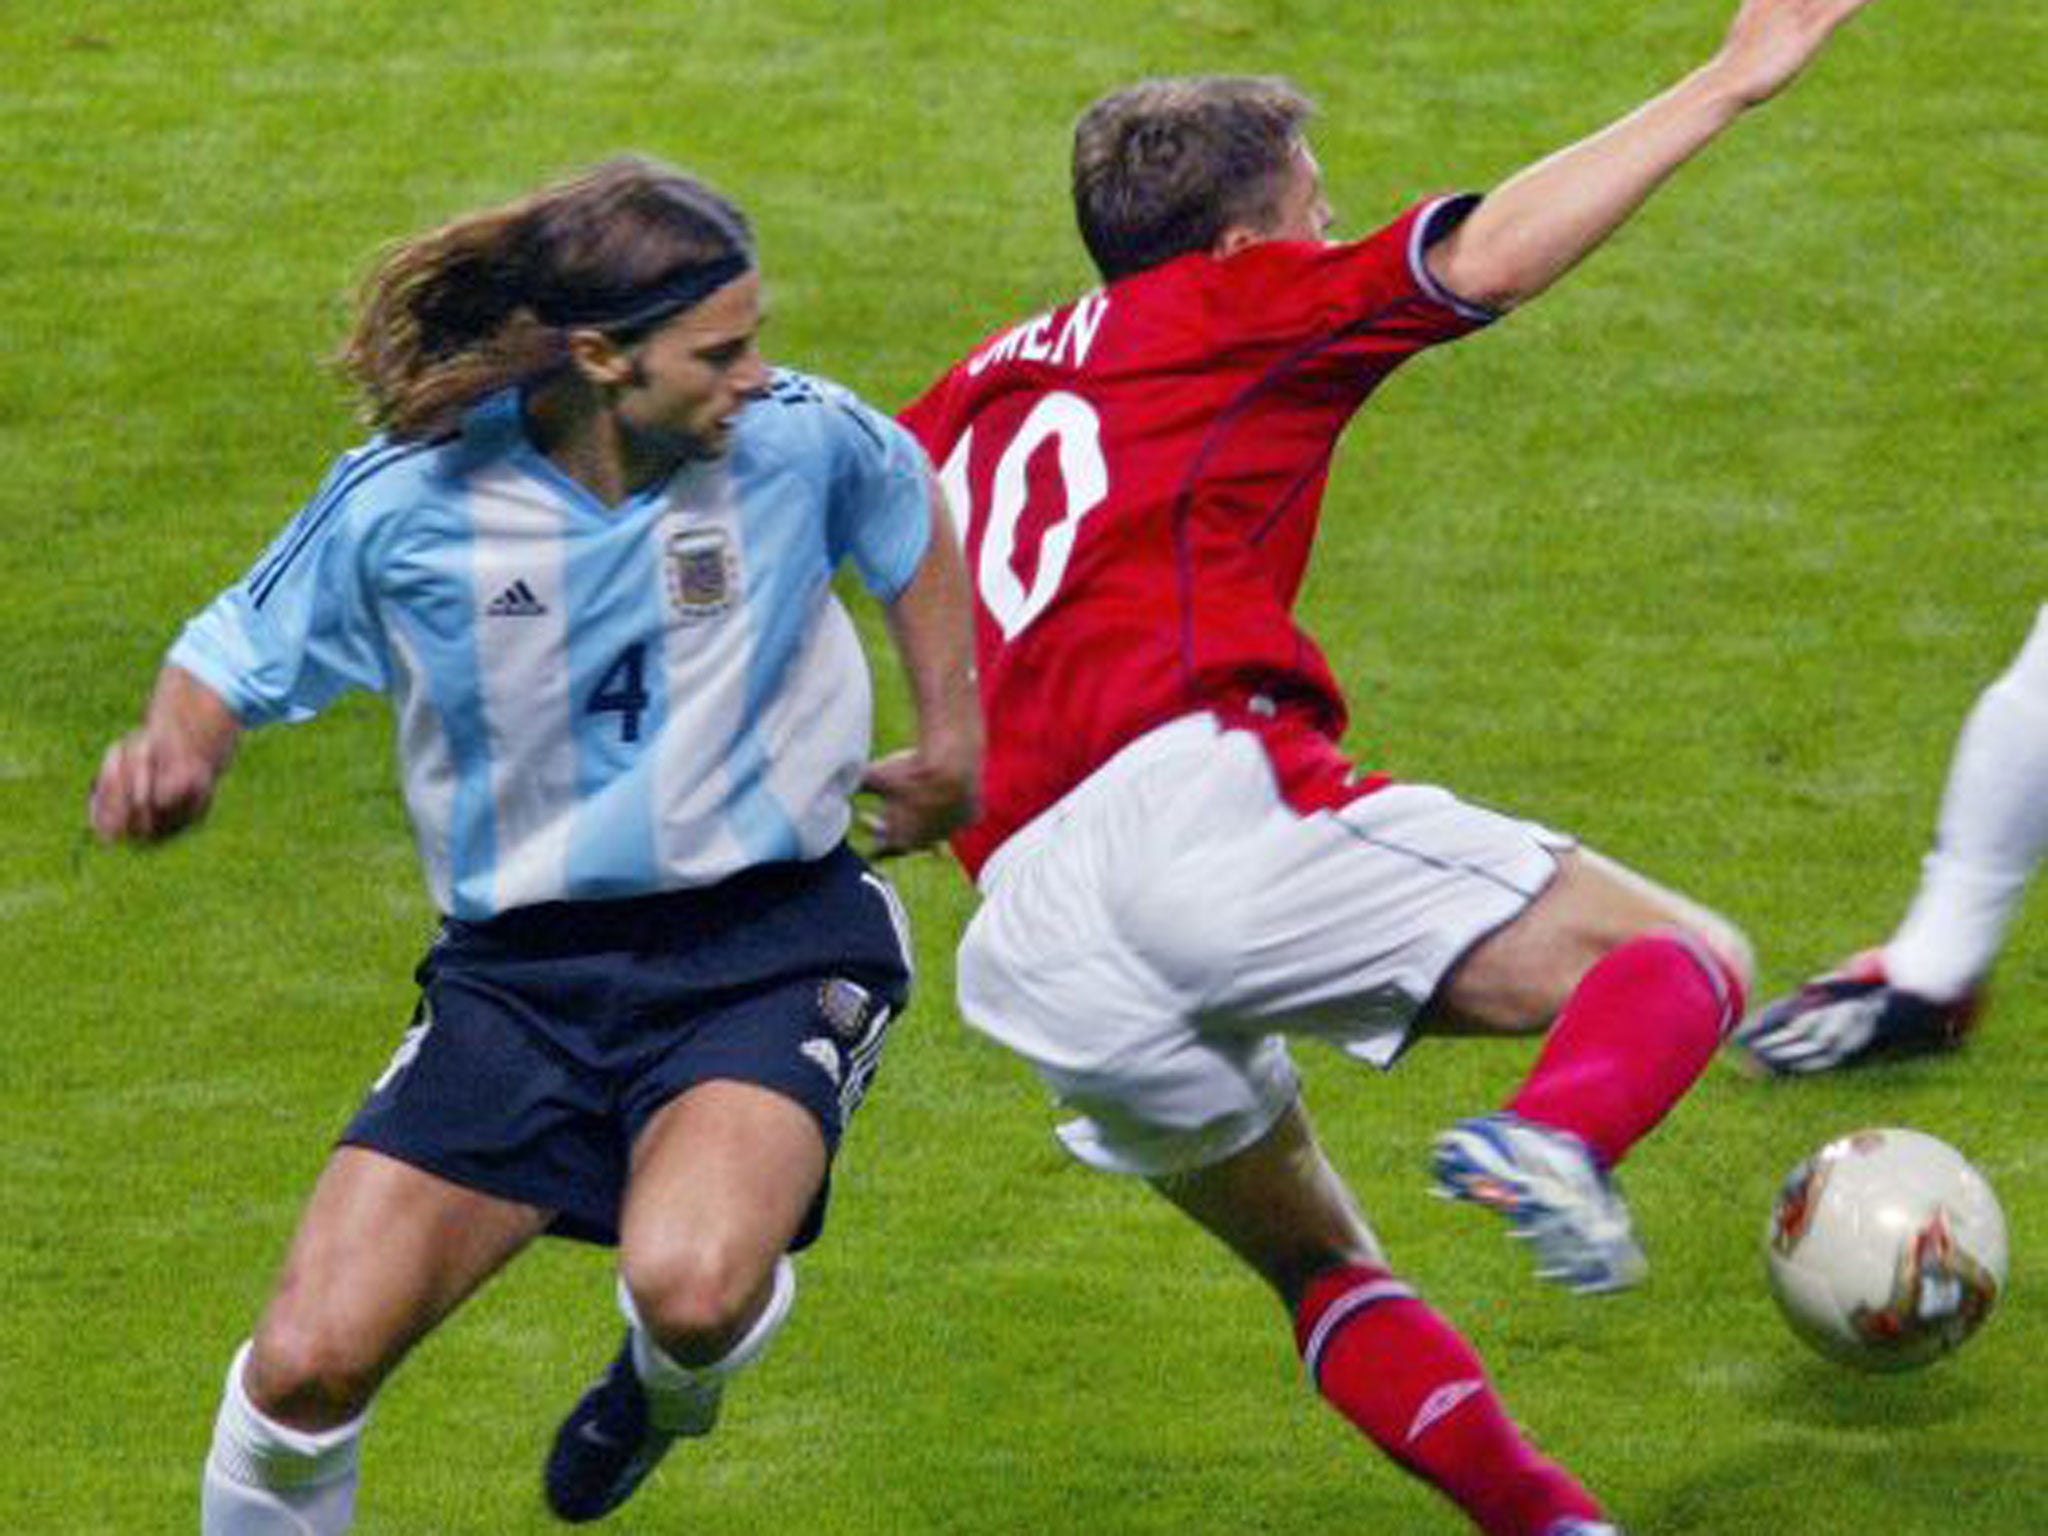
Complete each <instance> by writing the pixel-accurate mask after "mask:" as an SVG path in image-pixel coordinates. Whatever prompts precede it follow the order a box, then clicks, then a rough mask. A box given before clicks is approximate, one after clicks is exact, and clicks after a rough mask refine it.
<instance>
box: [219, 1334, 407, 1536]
mask: <svg viewBox="0 0 2048 1536" xmlns="http://www.w3.org/2000/svg"><path fill="white" fill-rule="evenodd" d="M248 1359H249V1346H248V1345H247V1344H244V1345H243V1346H242V1347H241V1348H240V1349H238V1350H236V1351H235V1359H234V1363H233V1364H232V1365H230V1366H229V1367H228V1379H227V1386H226V1389H225V1390H224V1391H223V1392H222V1393H221V1402H220V1413H219V1414H218V1416H217V1417H216V1418H215V1419H214V1423H213V1446H212V1449H211V1450H209V1451H208V1453H207V1457H206V1474H205V1478H204V1480H203V1482H202V1485H201V1494H200V1514H199V1529H200V1532H201V1536H342V1533H343V1532H344V1531H346V1530H347V1529H348V1528H349V1526H350V1525H351V1524H352V1523H353V1522H354V1519H355V1505H356V1460H357V1450H358V1447H359V1445H360V1442H361V1439H362V1433H363V1424H364V1423H365V1421H366V1420H367V1419H368V1417H369V1415H367V1414H364V1415H362V1416H360V1417H358V1418H356V1419H354V1420H352V1421H351V1422H349V1423H347V1424H344V1425H342V1426H341V1427H340V1428H339V1429H328V1430H319V1431H311V1432H309V1431H307V1430H302V1429H293V1428H291V1427H290V1426H289V1425H286V1424H280V1423H278V1422H277V1421H276V1420H275V1419H272V1418H268V1417H266V1416H265V1415H264V1413H263V1411H262V1410H261V1409H259V1408H258V1407H257V1406H256V1405H255V1404H254V1403H252V1402H250V1401H249V1395H248V1393H247V1392H246V1391H245V1390H244V1389H243V1387H242V1370H243V1367H244V1366H245V1365H246V1364H247V1362H248Z"/></svg>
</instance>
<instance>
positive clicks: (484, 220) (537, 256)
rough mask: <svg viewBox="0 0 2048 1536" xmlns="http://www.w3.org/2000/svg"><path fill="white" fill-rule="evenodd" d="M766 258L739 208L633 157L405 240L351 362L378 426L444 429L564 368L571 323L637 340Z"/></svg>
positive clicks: (366, 301) (351, 341) (355, 340)
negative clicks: (493, 396) (479, 405)
mask: <svg viewBox="0 0 2048 1536" xmlns="http://www.w3.org/2000/svg"><path fill="white" fill-rule="evenodd" d="M752 263H753V237H752V234H751V232H750V231H749V229H748V226H747V221H746V217H745V215H744V214H742V213H741V212H740V210H739V209H738V208H737V207H735V206H734V205H733V204H732V203H730V202H728V201H727V200H726V199H725V198H723V197H721V196H720V195H719V194H718V193H717V192H715V191H713V190H712V189H711V188H710V187H708V186H706V185H705V184H704V183H703V182H701V181H698V180H697V179H696V178H694V177H691V176H688V175H685V174H684V173H682V172H681V171H678V170H675V169H673V168H672V167H670V166H666V165H663V164H661V163H660V162H658V161H655V160H649V159H646V158H643V157H641V156H637V155H622V156H619V157H618V158H615V159H611V160H607V161H605V162H603V163H602V164H600V165H597V166H594V167H592V168H591V169H590V170H588V171H585V172H584V173H583V174H581V175H579V176H576V177H573V178H571V179H569V180H567V181H563V182H559V183H557V184H555V185H553V186H550V187H545V188H543V189H542V190H540V191H538V192H535V193H532V194H531V195H529V196H526V197H523V198H520V199H518V200H517V201H515V202H511V203H507V204H505V205H503V206H502V207H497V208H486V209H483V210H480V211H478V212H476V213H471V214H466V215H464V216H463V217H461V218H458V219H454V220H452V221H451V222H449V223H447V224H444V225H442V226H441V227H440V228H438V229H434V230H430V231H428V232H427V233H426V234H423V235H419V236H416V237H415V238H413V239H410V240H405V241H401V242H400V243H399V244H397V245H395V246H393V247H392V248H391V249H390V250H389V251H387V252H386V253H385V254H384V256H383V257H382V259H381V260H380V261H379V262H378V263H377V265H376V267H375V268H374V269H373V270H372V271H371V273H370V275H369V277H368V278H367V279H366V280H365V281H364V283H363V287H362V292H361V296H360V299H359V302H358V308H357V314H356V320H355V325H354V328H353V330H352V331H351V332H350V334H349V337H348V339H347V341H346V342H345V343H344V344H343V346H342V349H341V351H340V354H339V356H338V359H337V361H338V363H339V364H340V366H341V368H342V370H343V371H344V372H345V373H346V374H347V375H348V376H349V377H350V378H352V379H353V380H354V381H355V384H356V386H357V389H358V391H359V393H360V395H361V397H362V407H363V415H364V417H365V418H366V419H367V420H368V421H369V423H370V424H371V425H372V426H375V427H379V428H382V429H385V430H387V431H389V432H391V433H393V434H394V435H396V436H400V437H425V436H432V435H434V434H436V433H440V432H444V431H447V430H449V429H451V428H452V427H453V426H454V425H455V423H456V422H457V421H458V420H459V419H460V417H461V415H462V413H463V412H464V411H465V410H466V409H467V408H468V407H469V406H471V405H473V404H474V403H475V402H476V401H478V400H480V399H482V398H483V397H484V396H485V395H487V394H490V393H492V392H493V391H494V390H498V389H501V388H503V387H505V386H506V385H508V384H513V383H516V382H519V381H521V380H524V379H531V378H535V377H539V376H542V375H545V374H547V373H550V372H552V371H553V370H555V369H557V368H559V367H561V366H562V365H563V364H564V363H565V362H566V361H567V358H568V340H567V337H568V332H569V331H570V330H571V329H573V328H578V327H591V328H594V329H598V330H603V331H606V332H607V333H609V334H611V335H613V336H615V337H618V338H619V339H622V340H630V339H632V338H633V336H634V335H636V334H639V333H643V332H645V331H646V330H648V329H651V328H652V327H653V326H654V325H655V324H658V323H659V322H660V321H661V320H664V319H666V318H667V317H668V316H669V315H672V314H675V313H677V312H678V311H679V310H682V309H685V308H688V307H689V305H690V304H692V303H694V302H696V300H698V299H700V298H703V297H704V296H705V295H706V294H707V293H708V292H709V291H710V287H711V286H716V285H717V284H719V283H722V282H724V281H729V280H730V279H731V277H733V276H736V275H738V273H739V272H740V271H744V270H745V269H746V268H747V267H749V266H751V265H752Z"/></svg>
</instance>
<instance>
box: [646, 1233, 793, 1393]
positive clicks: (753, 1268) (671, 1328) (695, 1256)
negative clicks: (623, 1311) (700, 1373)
mask: <svg viewBox="0 0 2048 1536" xmlns="http://www.w3.org/2000/svg"><path fill="white" fill-rule="evenodd" d="M620 1273H621V1276H622V1278H623V1279H624V1281H625V1284H626V1290H627V1292H628V1294H629V1295H630V1296H631V1297H632V1300H633V1310H634V1312H635V1314H636V1315H637V1316H638V1317H639V1320H640V1323H641V1326H642V1327H644V1328H645V1329H646V1330H647V1331H648V1333H649V1334H651V1335H652V1336H653V1338H654V1341H655V1342H656V1343H657V1344H659V1345H660V1346H661V1348H662V1350H663V1351H664V1352H665V1353H667V1354H668V1355H670V1356H672V1357H673V1358H674V1359H676V1360H677V1361H679V1362H680V1363H682V1364H684V1365H699V1364H705V1363H708V1362H710V1361H713V1360H716V1359H718V1358H720V1357H721V1356H722V1355H724V1354H725V1352H726V1351H727V1350H728V1349H730V1348H731V1347H732V1345H733V1344H734V1343H736V1342H737V1341H738V1340H739V1339H740V1337H741V1336H742V1335H743V1334H745V1332H746V1331H747V1326H748V1325H749V1324H750V1323H751V1322H752V1321H753V1320H754V1314H755V1313H756V1312H758V1311H759V1310H760V1304H761V1301H762V1298H763V1296H764V1294H765V1291H766V1287H767V1281H768V1277H767V1275H766V1274H764V1273H763V1272H762V1270H761V1268H760V1266H759V1265H758V1264H757V1263H755V1262H754V1261H753V1260H752V1259H750V1258H747V1257H745V1256H743V1255H741V1254H739V1253H738V1252H736V1251H733V1250H721V1249H719V1248H717V1247H715V1246H711V1245H701V1244H699V1245H678V1246H676V1247H673V1248H670V1249H667V1250H665V1251H663V1252H660V1253H656V1254H639V1255H633V1256H630V1257H628V1258H627V1259H626V1261H625V1262H623V1263H622V1264H621V1265H620Z"/></svg>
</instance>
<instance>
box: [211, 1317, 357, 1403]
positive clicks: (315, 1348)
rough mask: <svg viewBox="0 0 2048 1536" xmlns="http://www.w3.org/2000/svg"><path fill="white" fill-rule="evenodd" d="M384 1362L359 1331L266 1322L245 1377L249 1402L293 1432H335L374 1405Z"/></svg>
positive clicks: (316, 1324)
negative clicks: (291, 1428) (373, 1400)
mask: <svg viewBox="0 0 2048 1536" xmlns="http://www.w3.org/2000/svg"><path fill="white" fill-rule="evenodd" d="M383 1375H384V1362H383V1361H381V1360H379V1359H377V1358H376V1357H375V1356H374V1355H373V1354H372V1353H370V1352H368V1351H366V1350H365V1349H364V1348H363V1344H362V1332H361V1330H358V1329H352V1328H345V1327H340V1326H332V1325H323V1324H322V1323H320V1322H318V1321H312V1320H299V1319H293V1318H277V1319H269V1318H267V1319H265V1320H264V1323H263V1325H262V1326H261V1327H259V1328H258V1329H257V1331H256V1337H255V1341H254V1344H253V1347H252V1348H251V1349H250V1351H249V1361H248V1365H247V1366H246V1368H245V1370H244V1373H243V1383H242V1385H243V1390H244V1391H245V1392H246V1393H247V1394H248V1397H249V1401H250V1402H251V1403H253V1404H255V1406H256V1407H257V1408H258V1409H259V1410H261V1411H262V1412H263V1413H264V1414H266V1415H268V1416H269V1417H270V1418H273V1419H276V1420H277V1421H278V1422H279V1423H282V1424H288V1425H291V1426H292V1427H293V1428H297V1429H306V1430H319V1429H330V1428H333V1427H335V1426H337V1425H340V1424H345V1423H347V1422H348V1421H349V1420H351V1419H353V1418H356V1417H357V1416H359V1415H360V1414H361V1413H362V1412H363V1410H364V1409H366V1408H368V1407H369V1406H370V1399H371V1398H372V1397H374V1396H375V1395H376V1392H377V1386H378V1383H379V1382H381V1381H382V1380H383Z"/></svg>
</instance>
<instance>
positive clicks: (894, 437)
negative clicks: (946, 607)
mask: <svg viewBox="0 0 2048 1536" xmlns="http://www.w3.org/2000/svg"><path fill="white" fill-rule="evenodd" d="M824 399H825V406H826V410H827V411H828V412H829V430H830V431H831V433H832V437H833V444H832V447H833V474H832V482H831V486H832V490H831V495H832V506H831V512H830V518H829V529H830V543H831V554H832V562H833V564H835V565H836V564H838V563H839V562H840V561H841V560H843V559H847V558H849V557H850V558H851V559H852V561H853V563H854V568H855V569H856V570H858V571H859V572H860V578H861V581H862V583H863V584H864V585H865V586H866V587H867V589H868V590H869V591H870V592H872V593H874V595H875V596H876V597H878V598H880V599H881V600H882V601H883V602H885V603H887V602H894V601H895V599H896V598H897V596H898V595H899V594H900V593H901V592H902V591H903V589H904V588H905V587H906V586H908V585H909V584H910V579H911V577H912V576H914V575H916V574H917V568H918V565H919V564H920V563H921V562H922V561H923V560H924V555H925V550H926V549H927V548H928V547H930V544H931V537H932V518H931V464H930V461H929V460H928V459H927V458H926V457H925V453H924V449H923V448H922V447H921V446H920V445H919V443H918V441H917V439H916V438H914V437H912V436H911V434H910V433H909V432H908V431H907V430H906V429H905V428H903V427H901V426H899V425H898V424H897V423H896V422H894V421H892V420H890V419H889V418H888V417H887V416H885V415H883V414H882V413H881V412H880V411H878V410H876V409H875V408H874V407H872V406H870V405H868V404H866V403H865V402H863V401H861V400H859V399H857V398H856V397H855V396H853V395H852V394H850V393H848V392H847V391H845V390H843V389H839V388H838V387H836V386H830V387H827V388H826V389H825V391H824Z"/></svg>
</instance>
